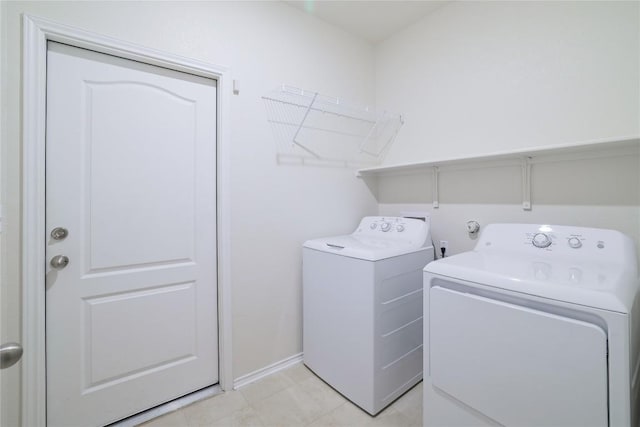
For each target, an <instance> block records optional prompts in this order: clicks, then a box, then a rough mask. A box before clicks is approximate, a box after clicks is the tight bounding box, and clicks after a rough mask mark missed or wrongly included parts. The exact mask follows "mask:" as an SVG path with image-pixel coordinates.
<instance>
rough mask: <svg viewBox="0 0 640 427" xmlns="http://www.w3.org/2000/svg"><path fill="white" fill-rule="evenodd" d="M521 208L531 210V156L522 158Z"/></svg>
mask: <svg viewBox="0 0 640 427" xmlns="http://www.w3.org/2000/svg"><path fill="white" fill-rule="evenodd" d="M522 209H523V210H525V211H530V210H531V157H528V156H527V157H523V158H522Z"/></svg>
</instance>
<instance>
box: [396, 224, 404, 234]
mask: <svg viewBox="0 0 640 427" xmlns="http://www.w3.org/2000/svg"><path fill="white" fill-rule="evenodd" d="M396 230H397V231H398V233H402V232H403V231H404V225H402V224H398V225H396Z"/></svg>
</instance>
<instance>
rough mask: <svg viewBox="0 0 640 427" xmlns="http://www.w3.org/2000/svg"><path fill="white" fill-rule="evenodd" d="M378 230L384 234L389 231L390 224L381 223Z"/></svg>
mask: <svg viewBox="0 0 640 427" xmlns="http://www.w3.org/2000/svg"><path fill="white" fill-rule="evenodd" d="M380 230H382V231H384V232H387V231H389V230H391V224H390V223H388V222H383V223H382V224H380Z"/></svg>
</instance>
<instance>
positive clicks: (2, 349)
mask: <svg viewBox="0 0 640 427" xmlns="http://www.w3.org/2000/svg"><path fill="white" fill-rule="evenodd" d="M21 357H22V346H21V345H20V344H18V343H15V342H10V343H7V344H3V345H2V346H0V369H6V368H8V367H10V366H13V365H15V364H16V363H17V362H18V360H20V358H21Z"/></svg>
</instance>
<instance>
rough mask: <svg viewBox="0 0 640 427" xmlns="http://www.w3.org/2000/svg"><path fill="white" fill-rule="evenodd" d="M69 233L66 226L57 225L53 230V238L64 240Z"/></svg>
mask: <svg viewBox="0 0 640 427" xmlns="http://www.w3.org/2000/svg"><path fill="white" fill-rule="evenodd" d="M68 235H69V230H67V229H66V228H64V227H56V228H54V229H53V230H51V238H52V239H53V240H64V239H66V238H67V236H68Z"/></svg>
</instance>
